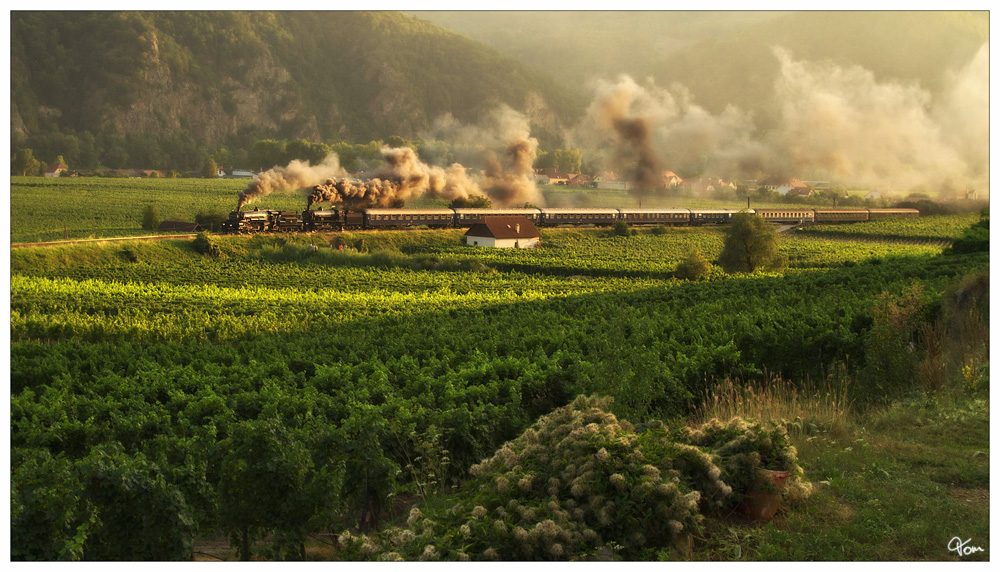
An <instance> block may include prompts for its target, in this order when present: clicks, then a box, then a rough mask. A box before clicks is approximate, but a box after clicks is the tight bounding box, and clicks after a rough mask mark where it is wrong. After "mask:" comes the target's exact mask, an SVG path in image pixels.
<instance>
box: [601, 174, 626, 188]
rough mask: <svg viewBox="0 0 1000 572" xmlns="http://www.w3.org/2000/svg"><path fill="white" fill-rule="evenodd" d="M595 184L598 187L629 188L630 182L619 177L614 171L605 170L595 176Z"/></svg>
mask: <svg viewBox="0 0 1000 572" xmlns="http://www.w3.org/2000/svg"><path fill="white" fill-rule="evenodd" d="M594 183H595V186H596V187H597V188H598V189H618V190H628V183H626V182H625V181H622V180H620V179H619V178H618V174H617V173H615V172H614V171H604V172H602V173H599V174H598V175H597V176H596V177H594Z"/></svg>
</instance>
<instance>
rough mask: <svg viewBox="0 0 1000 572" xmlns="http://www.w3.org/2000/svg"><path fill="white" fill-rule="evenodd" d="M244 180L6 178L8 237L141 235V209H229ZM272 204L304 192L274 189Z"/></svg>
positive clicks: (297, 199) (299, 202)
mask: <svg viewBox="0 0 1000 572" xmlns="http://www.w3.org/2000/svg"><path fill="white" fill-rule="evenodd" d="M245 187H246V181H240V180H235V179H232V180H224V179H219V180H210V179H103V178H96V177H94V178H91V177H55V178H46V177H11V185H10V188H11V200H10V212H11V228H10V235H11V242H14V243H19V242H42V241H53V240H63V239H65V238H67V237H68V238H70V239H79V238H88V237H115V236H136V235H146V234H149V231H144V230H142V215H143V210H144V209H145V208H146V206H147V205H154V206H155V207H156V208H157V209H158V210H159V213H160V218H161V220H179V221H194V217H195V215H197V214H198V213H222V214H225V213H228V212H229V211H231V210H233V209H234V208H236V193H238V192H239V191H240V190H242V189H243V188H245ZM268 204H269V205H270V207H271V208H276V209H283V210H284V209H287V210H301V209H302V208H304V207H305V192H304V191H299V192H297V193H287V194H275V195H274V196H273V197H272V198H271V199H270V200H269V201H268Z"/></svg>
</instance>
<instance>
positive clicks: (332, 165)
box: [236, 154, 347, 210]
mask: <svg viewBox="0 0 1000 572" xmlns="http://www.w3.org/2000/svg"><path fill="white" fill-rule="evenodd" d="M345 175H347V173H346V171H344V170H343V169H342V168H341V167H340V160H339V158H338V157H337V155H335V154H331V155H329V156H327V157H326V158H325V159H323V162H322V163H320V164H319V165H316V166H310V165H309V162H308V161H298V160H294V161H292V162H291V163H289V164H288V166H287V167H274V168H272V169H269V170H267V171H265V172H263V173H261V174H260V175H258V176H257V178H256V179H254V180H253V182H251V183H250V184H249V185H247V187H246V188H245V189H243V190H242V191H240V192H239V193H237V198H238V202H237V204H236V210H240V209H241V208H243V205H245V204H247V203H248V202H250V201H253V200H256V199H259V198H260V197H263V196H266V195H269V194H271V193H272V192H275V191H294V190H295V189H301V188H303V187H309V186H311V185H315V184H317V183H320V182H322V181H324V180H326V179H329V178H331V177H337V176H345Z"/></svg>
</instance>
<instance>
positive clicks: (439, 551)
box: [341, 396, 797, 560]
mask: <svg viewBox="0 0 1000 572" xmlns="http://www.w3.org/2000/svg"><path fill="white" fill-rule="evenodd" d="M610 403H611V399H610V398H596V397H583V396H581V397H578V398H577V399H576V400H574V401H573V402H572V403H570V404H569V405H567V406H566V407H562V408H560V409H557V410H555V411H553V412H552V413H550V414H549V415H546V416H544V417H542V418H540V419H539V420H538V421H537V422H536V423H535V424H534V425H533V426H532V427H530V428H529V429H528V430H526V431H525V432H524V433H523V434H521V435H520V436H519V437H518V438H516V439H514V440H513V441H510V442H508V443H505V444H504V445H503V447H501V448H500V449H499V450H498V451H497V452H496V453H495V454H494V455H493V456H492V457H490V458H488V459H485V460H484V461H482V462H481V463H479V464H477V465H474V466H473V467H472V469H471V471H470V472H471V475H472V477H471V479H470V480H469V482H467V483H466V485H465V488H464V489H463V492H462V493H461V494H459V495H458V496H457V497H456V499H455V500H457V501H458V502H455V504H453V505H452V506H450V507H449V508H447V509H444V510H439V511H437V513H436V514H434V515H433V518H431V517H430V515H424V514H423V513H422V512H421V511H420V510H419V509H417V508H413V509H412V511H411V512H410V516H409V518H408V519H407V521H406V526H405V527H403V528H401V527H394V528H390V529H388V530H385V531H383V532H382V533H381V534H379V535H378V536H377V538H376V537H368V536H361V537H351V536H349V535H344V536H342V538H341V540H342V543H341V544H342V550H343V552H342V556H344V557H345V558H348V559H353V558H357V559H374V558H381V559H397V558H401V559H403V560H438V559H441V560H469V559H471V560H586V559H611V558H621V559H626V560H640V559H655V558H656V557H657V556H658V555H661V554H663V553H664V551H668V552H669V551H674V552H676V551H678V550H679V551H680V552H682V553H683V552H684V551H685V550H686V547H687V546H689V544H688V540H689V536H690V534H691V533H692V532H694V531H697V530H698V529H699V527H700V523H701V521H702V520H703V519H704V516H703V512H713V511H716V510H718V509H720V508H724V507H726V506H728V505H729V504H731V499H734V498H740V497H741V496H742V493H743V492H744V491H745V489H734V488H733V486H732V485H731V484H730V482H729V480H727V479H732V480H733V481H739V482H740V483H743V482H744V480H745V479H742V478H741V477H739V476H738V475H736V474H735V473H732V474H731V473H730V471H736V470H740V469H741V468H742V467H750V471H751V475H752V474H753V467H754V466H756V465H761V464H762V463H763V460H764V459H765V458H772V457H773V458H776V459H780V460H781V461H780V462H783V463H787V465H786V466H788V467H797V465H796V464H795V462H794V449H791V450H789V449H790V447H789V446H788V445H787V440H785V441H782V438H781V436H779V432H778V431H766V430H764V429H762V428H761V427H760V426H758V425H750V424H747V423H744V422H734V423H730V424H729V425H722V424H720V423H718V422H714V423H709V424H708V425H706V426H704V427H702V428H700V429H694V430H689V429H680V430H674V431H671V430H669V429H668V428H667V427H665V426H663V425H658V426H653V427H649V428H646V429H644V430H643V431H641V432H636V430H635V428H634V427H633V426H632V425H631V424H629V423H628V422H627V421H624V420H619V419H617V418H616V417H615V416H614V415H613V414H611V413H608V412H607V408H608V406H609V405H610ZM780 435H783V433H781V434H780ZM755 445H759V446H760V447H761V450H760V451H756V452H755V451H754V450H752V449H753V447H754V446H755ZM747 482H748V483H749V482H750V481H747ZM741 486H744V485H742V484H741ZM376 542H377V543H380V545H381V549H380V550H377V551H375V550H373V543H376ZM376 552H377V554H376Z"/></svg>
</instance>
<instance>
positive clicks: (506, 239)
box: [465, 216, 542, 248]
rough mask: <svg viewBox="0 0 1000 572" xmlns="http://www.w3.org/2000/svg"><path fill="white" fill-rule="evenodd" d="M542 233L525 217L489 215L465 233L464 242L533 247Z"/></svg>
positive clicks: (498, 246)
mask: <svg viewBox="0 0 1000 572" xmlns="http://www.w3.org/2000/svg"><path fill="white" fill-rule="evenodd" d="M541 238H542V235H541V234H539V233H538V229H537V228H535V225H534V223H532V222H531V221H530V220H529V219H528V218H527V217H524V216H490V217H486V218H484V219H483V220H481V221H479V222H477V223H475V224H473V225H472V227H471V228H470V229H469V230H468V231H466V233H465V244H467V245H470V246H491V247H495V248H535V247H536V246H538V241H539V240H541Z"/></svg>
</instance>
